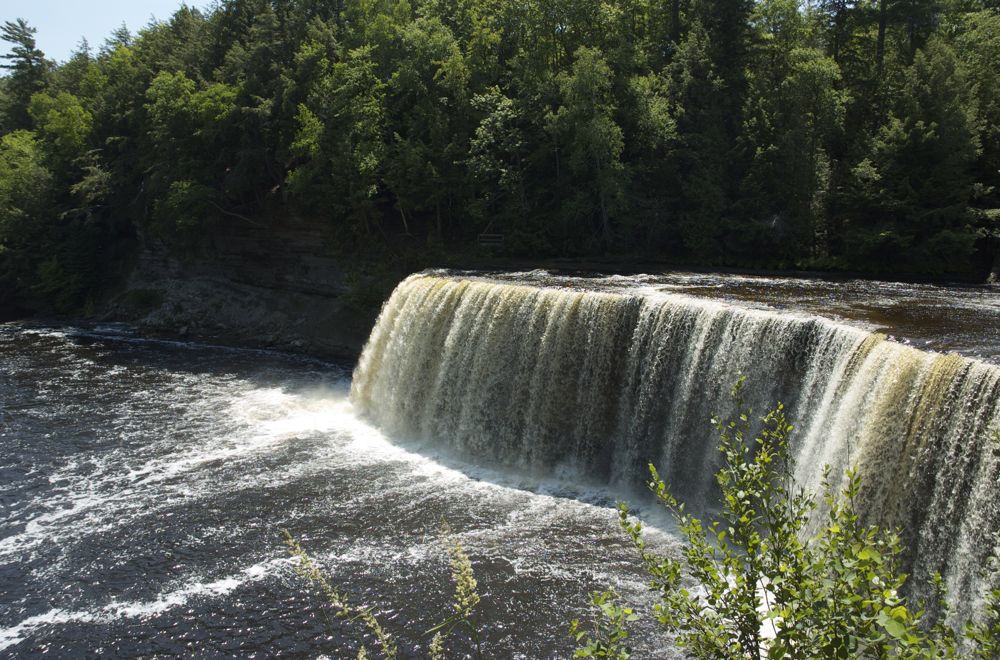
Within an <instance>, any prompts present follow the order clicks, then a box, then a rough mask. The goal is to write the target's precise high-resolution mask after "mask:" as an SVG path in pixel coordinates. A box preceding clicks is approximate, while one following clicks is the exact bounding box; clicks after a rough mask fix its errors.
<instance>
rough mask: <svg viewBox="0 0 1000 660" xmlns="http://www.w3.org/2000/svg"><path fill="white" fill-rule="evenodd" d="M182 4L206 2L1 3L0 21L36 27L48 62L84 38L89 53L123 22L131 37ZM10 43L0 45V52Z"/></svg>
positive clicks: (200, 6)
mask: <svg viewBox="0 0 1000 660" xmlns="http://www.w3.org/2000/svg"><path fill="white" fill-rule="evenodd" d="M182 4H187V5H188V6H190V7H197V8H198V9H204V8H206V7H208V6H209V5H210V4H211V2H210V1H209V0H188V1H187V2H186V3H183V2H181V0H3V1H2V2H0V22H4V21H13V20H14V19H16V18H23V19H24V20H26V21H28V25H30V26H32V27H34V28H37V29H38V33H37V34H35V40H36V42H37V44H38V47H39V48H40V49H41V50H42V52H44V53H45V56H46V57H48V58H49V59H51V60H57V61H60V62H63V61H65V60H67V59H69V56H70V53H72V52H73V50H75V49H76V47H77V45H78V44H79V43H80V39H81V38H83V37H86V38H87V41H89V42H90V47H91V49H92V50H96V49H97V48H99V47H100V45H101V44H102V43H104V40H105V39H106V38H107V37H108V35H110V34H111V32H112V31H113V30H115V29H116V28H117V27H118V26H120V25H121V24H122V21H124V22H125V25H127V26H128V29H129V30H130V31H131V32H132V33H133V34H134V33H135V32H137V31H138V30H139V28H141V27H144V26H145V25H146V24H147V23H149V20H150V18H152V17H155V18H156V19H157V20H165V19H167V18H169V17H170V15H171V14H173V13H174V11H175V10H176V9H177V8H178V7H180V6H181V5H182ZM8 47H9V44H7V43H5V42H0V52H6V51H7V50H8Z"/></svg>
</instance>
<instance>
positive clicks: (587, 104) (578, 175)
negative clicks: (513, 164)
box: [549, 48, 625, 246]
mask: <svg viewBox="0 0 1000 660" xmlns="http://www.w3.org/2000/svg"><path fill="white" fill-rule="evenodd" d="M559 90H560V96H561V98H560V102H561V103H560V106H559V108H558V109H556V110H555V112H553V113H552V114H551V115H550V116H549V127H550V128H549V130H550V132H551V133H552V135H553V137H554V138H555V139H556V141H557V144H558V145H560V148H561V149H562V151H563V152H564V153H565V155H566V164H567V166H568V167H567V169H568V170H569V173H570V174H571V176H572V179H571V181H570V190H571V192H570V196H569V198H568V199H566V200H564V203H565V205H566V207H567V213H568V214H569V215H570V217H572V218H574V219H575V218H579V219H583V220H584V221H587V222H594V221H596V224H597V231H598V234H599V237H600V240H601V242H602V244H603V245H605V246H607V245H609V244H610V242H611V238H612V226H611V221H612V218H613V217H614V215H615V214H616V212H617V211H618V210H619V208H621V206H622V203H623V199H622V193H623V186H624V180H625V167H624V165H623V164H622V162H621V154H622V150H623V149H624V137H623V134H622V130H621V128H620V127H619V126H618V124H617V123H616V122H615V119H614V112H615V105H614V99H613V97H612V95H611V69H610V68H609V67H608V64H607V62H606V61H605V60H604V56H603V54H602V53H601V52H600V51H599V50H597V49H594V48H580V49H579V50H577V51H576V54H575V58H574V62H573V68H572V69H571V71H570V72H569V73H567V74H564V75H563V76H561V77H560V79H559Z"/></svg>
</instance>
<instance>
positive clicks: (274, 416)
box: [0, 272, 1000, 657]
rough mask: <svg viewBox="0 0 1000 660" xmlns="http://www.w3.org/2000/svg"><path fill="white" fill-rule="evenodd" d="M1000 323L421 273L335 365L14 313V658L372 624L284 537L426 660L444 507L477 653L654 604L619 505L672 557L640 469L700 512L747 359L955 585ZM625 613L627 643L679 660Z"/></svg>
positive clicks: (976, 518) (336, 647)
mask: <svg viewBox="0 0 1000 660" xmlns="http://www.w3.org/2000/svg"><path fill="white" fill-rule="evenodd" d="M998 332H1000V295H998V293H997V289H996V288H989V287H980V288H961V287H958V288H948V287H933V286H929V285H899V284H879V283H866V282H848V283H827V282H809V281H805V280H794V279H789V278H752V277H742V276H708V275H690V274H675V275H668V276H657V277H641V276H640V277H627V278H626V277H598V278H595V277H570V276H563V275H553V274H548V273H540V272H533V273H520V274H514V275H511V274H494V275H483V274H478V275H475V276H471V275H468V274H461V273H458V274H456V273H446V272H434V273H428V274H424V275H421V276H417V277H415V278H411V279H410V280H407V281H406V282H404V283H403V284H401V285H400V287H399V288H398V289H397V291H396V292H395V293H394V295H393V298H392V300H390V301H389V302H388V303H387V305H386V307H385V308H384V310H383V315H382V317H381V318H380V320H379V322H378V325H377V326H376V329H375V331H374V332H373V335H372V338H371V340H370V343H369V346H368V348H367V349H366V352H365V355H364V356H363V357H362V359H361V362H360V363H359V365H358V366H357V368H356V370H355V373H354V381H353V382H352V379H351V378H352V368H353V367H354V365H347V364H332V363H327V362H318V361H313V360H309V359H305V358H301V357H295V356H290V355H282V354H278V353H272V352H265V351H248V350H239V349H229V348H223V347H217V346H207V345H199V344H196V343H178V342H168V341H157V340H148V339H144V338H141V337H139V336H137V335H136V334H134V333H133V332H132V331H131V330H130V329H129V328H127V327H118V326H115V327H99V328H90V329H78V328H77V329H74V328H54V327H39V326H31V325H25V324H7V325H0V448H2V453H0V501H2V502H3V511H2V517H0V654H6V655H12V656H21V655H31V654H36V653H42V652H48V653H54V654H57V655H60V656H66V655H84V654H98V655H101V654H104V655H138V654H141V655H152V654H171V653H182V654H183V653H187V654H196V655H199V656H247V655H253V654H256V655H268V656H269V655H273V654H276V653H279V652H281V653H288V654H304V655H319V654H324V653H325V654H329V655H332V656H334V657H340V656H343V655H346V654H348V653H353V652H354V651H355V650H356V648H357V644H358V640H359V639H360V638H361V636H362V631H361V630H360V629H359V627H358V626H357V625H352V624H345V623H344V622H342V621H339V620H333V621H331V620H330V619H329V617H328V616H327V612H326V609H325V608H324V607H323V606H322V603H321V601H320V599H318V598H317V597H316V596H315V595H314V594H312V593H311V592H310V591H309V590H308V589H307V588H306V586H305V585H303V583H302V581H301V580H300V579H299V578H298V577H297V576H296V575H295V574H294V571H293V570H292V566H291V562H290V560H289V558H288V556H287V553H286V552H285V551H284V549H283V547H282V545H281V539H282V536H281V530H283V529H287V530H289V531H290V532H291V533H292V534H293V535H294V536H296V537H297V538H298V539H299V540H300V541H301V543H302V544H303V545H304V547H305V548H306V549H307V550H308V551H309V552H310V554H312V556H313V557H314V558H315V559H316V560H317V562H318V563H319V564H320V565H321V566H323V568H324V569H325V570H326V572H327V573H328V575H329V576H330V578H331V580H332V581H333V582H334V583H335V584H337V585H338V586H339V587H340V588H341V589H342V591H344V593H345V594H346V595H347V596H348V597H349V599H350V600H351V601H352V602H356V603H357V604H360V605H366V606H372V607H374V608H375V611H376V612H377V613H378V614H379V615H380V618H382V619H383V621H384V622H385V624H386V626H387V627H388V628H389V629H390V630H391V631H393V632H394V633H395V634H396V635H397V636H398V637H399V640H400V642H401V645H402V648H403V650H404V654H406V655H415V656H419V655H420V654H421V653H422V651H423V650H424V649H425V647H426V644H427V642H428V638H427V636H426V635H424V634H423V633H424V631H426V630H428V629H429V628H431V627H432V626H433V625H434V623H436V622H437V621H438V620H439V619H441V618H442V617H443V616H444V614H445V612H446V609H447V606H448V597H449V588H450V587H449V581H448V572H449V569H448V565H447V555H446V552H445V548H444V547H443V545H442V542H441V540H440V534H439V531H438V530H439V526H440V523H441V521H442V520H447V522H448V524H449V525H450V526H451V528H452V529H454V530H455V532H456V534H457V537H458V538H459V540H460V541H461V542H462V543H463V545H464V546H465V547H466V548H467V550H468V552H469V554H470V556H471V559H472V562H473V567H474V570H475V571H476V576H477V578H478V580H479V585H480V592H481V594H482V597H483V601H482V605H481V611H480V616H481V619H482V622H483V624H482V632H483V638H484V650H485V651H486V652H487V654H488V655H489V656H492V657H550V656H568V655H571V653H572V648H573V644H572V640H570V638H569V637H568V635H567V632H566V629H567V624H568V621H569V620H570V619H572V618H574V617H584V616H587V615H588V612H589V609H588V606H587V594H588V592H590V591H592V590H595V589H604V588H607V587H614V588H615V589H617V590H618V591H619V592H620V593H622V594H623V596H624V597H625V598H626V599H628V600H630V601H632V602H636V603H640V604H641V603H646V604H648V603H649V602H650V601H649V598H650V597H649V595H648V593H647V592H646V590H645V587H644V586H643V585H644V580H645V577H644V575H643V573H642V571H641V570H640V569H639V568H638V566H637V563H636V557H635V553H634V550H633V549H632V548H631V547H630V546H629V545H628V544H627V543H626V542H625V540H624V539H623V537H622V534H621V532H620V531H619V529H618V527H617V522H616V512H615V511H614V509H613V506H612V505H613V503H614V501H615V500H616V499H619V498H626V499H629V500H632V501H634V502H637V503H638V504H639V506H640V513H642V514H644V515H645V516H647V517H651V518H652V520H653V522H654V523H657V524H658V526H654V528H653V529H652V534H653V540H654V544H655V545H656V546H657V547H659V548H660V549H661V550H662V551H664V552H670V553H674V552H676V551H677V549H676V548H677V547H676V542H675V540H674V537H673V536H672V535H671V534H670V532H669V525H668V524H666V523H665V522H664V521H663V519H662V517H658V514H657V513H656V512H655V511H652V510H649V509H648V508H647V507H646V503H645V500H644V499H643V496H642V495H641V494H640V493H638V492H636V486H637V485H638V483H639V482H640V480H641V471H642V466H644V465H645V462H646V461H647V460H655V461H657V462H659V463H661V464H664V463H665V464H666V465H667V474H668V475H669V476H670V477H671V479H672V480H673V481H674V482H675V483H676V484H677V485H678V486H679V488H680V491H681V492H682V494H684V495H686V496H687V498H688V499H690V500H691V501H694V502H697V503H700V504H701V505H702V506H703V507H710V506H711V494H710V492H709V490H710V489H709V488H708V486H709V485H710V484H711V474H712V466H713V465H714V460H715V459H714V458H713V455H714V453H713V449H712V448H713V446H714V442H713V440H712V435H713V431H712V429H711V427H710V425H709V418H710V417H711V415H712V414H713V413H716V412H722V413H725V412H727V410H726V406H727V405H728V404H727V402H726V401H725V397H724V396H723V394H722V392H724V391H728V387H729V385H731V382H732V379H733V378H734V374H736V373H738V372H748V373H749V375H750V381H751V382H750V384H749V394H750V398H751V399H752V400H753V402H754V403H755V404H757V405H758V406H759V407H758V409H760V407H763V406H767V405H769V404H771V403H773V402H774V400H775V399H779V398H780V399H782V400H784V401H786V402H789V403H790V404H791V405H790V410H791V411H792V414H793V416H794V415H795V414H796V413H798V414H799V415H800V417H801V419H802V421H803V423H802V424H801V426H802V429H803V430H802V432H801V433H802V435H801V437H800V438H799V439H798V440H797V441H796V443H797V444H796V447H797V452H798V454H799V458H800V471H799V477H800V478H801V480H802V481H803V482H804V483H814V482H815V480H816V475H817V474H818V473H819V472H820V471H821V464H829V463H832V464H834V465H838V466H839V465H841V464H842V463H843V462H844V461H845V460H847V459H846V458H845V455H846V456H847V457H850V456H851V454H850V451H849V450H850V444H849V442H848V440H845V438H852V439H853V440H852V441H853V442H856V443H857V446H856V447H855V454H854V458H855V459H857V460H860V461H861V462H862V463H865V465H866V466H867V470H868V474H869V475H874V474H884V478H885V480H887V481H888V482H890V483H891V482H892V480H896V481H897V482H899V481H900V480H902V482H904V483H907V484H909V483H912V484H913V486H912V487H913V489H915V491H914V492H916V493H918V495H919V497H917V498H916V499H915V500H913V501H912V502H910V501H909V499H910V491H909V490H907V488H904V487H900V488H897V489H896V490H897V491H898V492H895V493H889V494H887V493H886V492H885V491H884V488H883V487H882V486H880V485H879V483H880V482H879V480H878V479H875V480H874V481H875V482H877V483H876V485H875V486H874V487H873V488H872V489H870V490H869V491H868V492H867V493H866V498H867V500H866V502H867V503H868V505H869V506H870V507H872V508H873V509H876V508H878V509H882V508H884V509H885V510H886V511H888V513H887V514H886V515H887V519H888V521H889V522H890V523H896V522H902V523H904V524H905V525H909V526H910V527H911V528H912V529H910V538H911V540H912V541H913V542H914V547H916V548H918V551H915V553H914V556H911V557H910V561H911V562H912V563H913V564H914V565H915V566H916V567H917V568H918V569H919V570H922V571H924V572H927V571H931V570H942V572H943V573H944V574H945V575H946V578H947V579H948V580H949V585H950V586H951V587H952V588H953V590H954V591H956V592H958V593H959V594H960V596H959V598H960V600H962V601H965V602H969V603H972V602H974V601H975V600H976V597H977V594H979V593H981V592H982V590H983V589H985V588H986V586H987V584H988V583H989V580H986V581H983V580H981V579H979V577H977V576H976V575H973V574H972V573H971V572H970V571H971V569H970V566H974V565H977V564H981V563H982V561H983V559H984V557H985V556H987V555H988V554H989V553H990V552H991V551H992V546H984V541H983V539H986V541H985V542H988V540H989V538H990V537H991V534H993V533H994V532H995V531H996V529H998V528H1000V512H998V511H997V505H996V504H995V502H996V500H997V499H998V498H997V497H996V495H997V485H996V484H997V474H1000V467H998V465H997V461H996V460H995V458H990V454H989V452H988V451H985V450H984V449H983V447H981V446H980V445H982V444H983V443H982V442H981V441H979V440H976V439H975V438H972V439H970V440H964V441H963V439H962V438H963V437H965V435H969V436H970V438H971V436H972V435H982V434H983V433H982V432H985V431H986V430H988V429H989V428H990V425H991V424H994V423H996V422H997V421H1000V413H998V412H997V410H996V402H997V400H998V397H1000V369H998V368H997V366H996V365H997V364H1000V335H998ZM928 349H938V350H942V351H944V350H948V351H957V352H958V353H959V354H960V355H961V356H962V357H959V356H958V355H952V356H951V357H949V356H946V355H943V354H938V353H933V352H929V351H928ZM754 376H756V377H757V378H756V381H754ZM953 408H958V409H960V410H959V412H960V413H961V414H960V415H959V413H954V415H959V417H953V418H946V416H947V415H952V414H953V413H951V412H946V411H949V410H951V409H953ZM929 410H930V411H932V412H931V413H928V412H927V411H929ZM931 418H933V420H943V422H948V421H949V420H951V422H953V426H956V425H957V426H956V428H957V431H955V433H950V434H949V432H946V431H945V430H942V429H941V428H940V427H941V426H942V423H943V422H941V421H934V423H931V422H930V421H928V419H931ZM944 425H945V426H947V424H944ZM900 438H906V439H908V440H907V443H908V444H906V447H908V448H904V450H902V451H899V452H897V454H898V456H896V457H894V458H893V459H892V460H888V462H887V459H886V458H885V456H884V451H883V447H884V446H885V443H899V442H900ZM845 442H846V443H848V444H847V445H846V447H847V450H848V451H847V453H846V454H845V450H844V443H845ZM963 442H964V444H963ZM970 443H971V444H970ZM859 457H860V458H859ZM956 457H957V458H959V459H961V460H959V461H958V464H959V465H958V466H957V467H956V465H955V459H956ZM943 464H947V465H946V466H943ZM946 467H947V469H946ZM928 474H931V475H933V476H934V477H935V479H934V480H935V481H940V482H941V483H940V484H935V485H933V487H930V488H928V487H927V484H926V481H927V479H926V477H927V475H928ZM939 491H940V492H939ZM948 492H958V493H960V494H961V496H960V497H959V498H958V499H957V500H956V498H955V497H953V496H951V495H949V494H948ZM886 502H891V506H888V505H886ZM911 505H912V506H920V507H924V508H925V509H926V512H925V513H924V515H923V516H922V517H921V516H917V517H916V518H915V517H914V515H915V514H914V512H913V510H912V509H911V508H909V507H911ZM942 520H948V521H950V522H949V523H948V524H947V525H945V526H944V527H943V528H942V525H941V521H942ZM977 538H978V539H979V540H978V541H977V540H976V539H977ZM955 557H957V559H954V558H955ZM637 626H638V629H637V631H636V635H635V639H637V640H639V644H638V648H637V655H638V656H639V657H669V656H670V655H671V653H672V652H671V651H670V650H669V640H668V639H666V638H665V637H664V636H663V635H662V634H660V633H659V632H658V631H657V630H656V627H655V624H653V623H652V622H650V621H649V620H648V619H646V620H644V621H642V622H640V623H639V624H637ZM368 643H369V644H370V640H369V641H368ZM453 648H454V649H455V650H457V651H459V652H461V651H463V650H468V646H467V645H463V642H462V640H455V646H454V647H453Z"/></svg>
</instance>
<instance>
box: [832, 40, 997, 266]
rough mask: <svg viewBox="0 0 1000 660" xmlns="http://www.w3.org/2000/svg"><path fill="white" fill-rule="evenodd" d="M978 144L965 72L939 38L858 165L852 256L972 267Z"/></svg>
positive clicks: (861, 261)
mask: <svg viewBox="0 0 1000 660" xmlns="http://www.w3.org/2000/svg"><path fill="white" fill-rule="evenodd" d="M979 149H980V143H979V137H978V132H977V117H976V106H975V102H974V100H973V99H972V98H971V94H970V86H969V85H968V83H967V80H966V73H965V71H964V70H963V68H962V67H961V65H960V63H959V62H958V61H957V59H956V57H955V54H954V51H953V50H952V49H951V48H950V47H949V46H948V45H947V44H944V43H943V42H941V41H933V42H931V44H929V45H928V47H927V48H926V49H924V50H921V51H919V52H918V53H917V55H916V58H915V59H914V63H913V66H912V67H910V68H909V70H908V71H907V72H906V78H905V81H904V86H903V89H901V90H900V94H899V95H898V97H897V101H896V104H895V108H894V109H893V113H892V115H891V116H890V118H889V121H888V122H887V123H886V124H885V125H884V126H883V127H882V128H881V130H880V131H879V133H878V135H877V136H876V138H875V140H874V142H873V144H872V150H871V152H870V155H869V156H868V157H867V158H865V159H864V160H862V161H861V162H860V163H859V164H858V165H857V166H856V167H855V168H854V171H853V180H852V187H851V189H850V190H849V192H848V194H849V195H850V198H849V199H848V203H849V204H850V205H851V206H852V207H853V215H854V218H853V219H852V221H851V225H850V226H849V228H848V231H847V235H846V236H845V240H846V242H847V244H848V250H849V253H850V254H851V255H852V260H853V263H854V264H856V265H857V266H860V267H872V266H874V267H878V265H880V264H885V263H893V262H894V263H895V264H896V266H897V267H902V268H903V269H907V270H910V271H911V272H953V273H956V272H967V271H968V270H969V268H970V258H971V255H972V250H973V246H974V243H975V240H976V234H975V231H974V229H973V227H972V223H973V221H974V218H973V216H972V214H971V213H970V208H969V203H970V200H971V198H972V195H973V192H974V188H975V180H974V178H973V170H972V166H973V164H974V162H975V160H976V157H977V155H978V153H979Z"/></svg>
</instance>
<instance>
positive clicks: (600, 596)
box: [569, 591, 639, 660]
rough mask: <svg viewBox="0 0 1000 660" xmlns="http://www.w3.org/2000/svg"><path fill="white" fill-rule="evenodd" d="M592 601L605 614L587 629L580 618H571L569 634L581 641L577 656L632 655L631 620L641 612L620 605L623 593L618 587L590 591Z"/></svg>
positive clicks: (607, 656) (620, 659)
mask: <svg viewBox="0 0 1000 660" xmlns="http://www.w3.org/2000/svg"><path fill="white" fill-rule="evenodd" d="M590 602H591V604H592V605H593V606H594V607H595V608H597V610H598V611H600V616H601V618H600V619H598V620H597V621H595V622H594V623H593V626H592V629H591V630H590V631H587V630H585V629H584V628H583V627H582V626H581V625H580V621H579V620H578V619H573V621H572V622H570V626H569V634H570V635H571V636H572V637H573V638H574V639H575V640H576V642H577V644H580V646H578V647H577V649H576V651H575V652H574V654H573V657H576V658H614V659H615V660H624V659H625V658H628V657H629V654H630V652H631V649H630V647H629V646H628V644H627V640H628V638H629V631H628V623H630V622H632V621H635V620H637V619H638V618H639V616H638V615H637V614H636V613H635V611H634V610H633V609H632V608H631V607H623V606H621V605H619V604H618V603H619V596H618V594H617V593H615V592H614V591H602V592H594V593H592V594H591V595H590Z"/></svg>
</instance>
